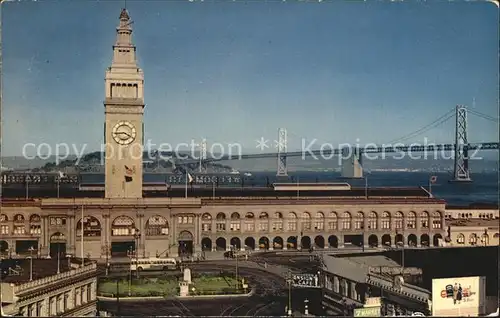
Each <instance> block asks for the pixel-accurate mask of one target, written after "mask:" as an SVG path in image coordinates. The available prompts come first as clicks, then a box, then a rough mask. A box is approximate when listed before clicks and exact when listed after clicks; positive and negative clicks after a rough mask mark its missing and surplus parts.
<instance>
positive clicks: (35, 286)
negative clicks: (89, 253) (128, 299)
mask: <svg viewBox="0 0 500 318" xmlns="http://www.w3.org/2000/svg"><path fill="white" fill-rule="evenodd" d="M1 297H2V299H1V303H2V316H9V315H10V316H24V317H51V316H63V317H81V316H94V317H95V316H96V313H97V264H96V262H93V261H85V263H84V264H82V261H81V260H78V259H70V258H67V259H62V260H60V261H58V260H56V259H33V260H30V259H7V260H6V259H3V260H2V282H1Z"/></svg>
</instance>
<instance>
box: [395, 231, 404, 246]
mask: <svg viewBox="0 0 500 318" xmlns="http://www.w3.org/2000/svg"><path fill="white" fill-rule="evenodd" d="M394 241H395V243H396V245H397V246H403V245H404V244H405V238H404V237H403V234H396V237H395V238H394Z"/></svg>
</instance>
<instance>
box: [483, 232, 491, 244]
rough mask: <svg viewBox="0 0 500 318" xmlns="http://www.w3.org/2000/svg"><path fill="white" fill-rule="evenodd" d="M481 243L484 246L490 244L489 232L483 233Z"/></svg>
mask: <svg viewBox="0 0 500 318" xmlns="http://www.w3.org/2000/svg"><path fill="white" fill-rule="evenodd" d="M481 244H482V245H484V246H488V245H489V244H490V237H489V235H488V234H486V233H484V234H483V235H481Z"/></svg>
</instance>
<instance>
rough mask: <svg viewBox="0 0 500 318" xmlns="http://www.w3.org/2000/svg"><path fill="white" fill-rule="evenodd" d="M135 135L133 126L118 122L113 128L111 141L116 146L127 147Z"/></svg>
mask: <svg viewBox="0 0 500 318" xmlns="http://www.w3.org/2000/svg"><path fill="white" fill-rule="evenodd" d="M136 135H137V132H136V130H135V127H134V125H132V124H131V123H129V122H128V121H120V122H118V123H117V124H116V125H115V126H114V127H113V139H114V140H115V142H116V143H117V144H120V145H129V144H131V143H132V142H133V141H134V140H135V137H136Z"/></svg>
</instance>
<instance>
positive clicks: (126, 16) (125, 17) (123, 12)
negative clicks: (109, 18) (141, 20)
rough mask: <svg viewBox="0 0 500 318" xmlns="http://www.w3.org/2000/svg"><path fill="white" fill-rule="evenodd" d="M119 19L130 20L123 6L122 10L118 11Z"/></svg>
mask: <svg viewBox="0 0 500 318" xmlns="http://www.w3.org/2000/svg"><path fill="white" fill-rule="evenodd" d="M120 20H125V21H128V20H130V16H129V15H128V11H127V9H125V8H123V9H122V12H121V13H120Z"/></svg>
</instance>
